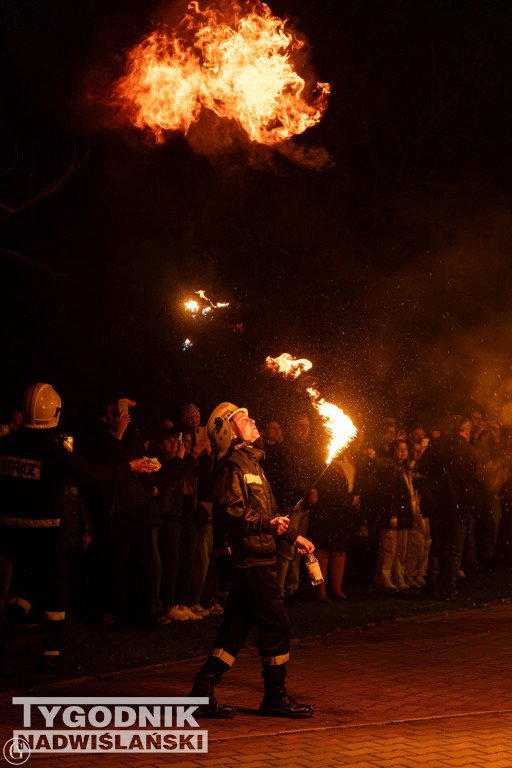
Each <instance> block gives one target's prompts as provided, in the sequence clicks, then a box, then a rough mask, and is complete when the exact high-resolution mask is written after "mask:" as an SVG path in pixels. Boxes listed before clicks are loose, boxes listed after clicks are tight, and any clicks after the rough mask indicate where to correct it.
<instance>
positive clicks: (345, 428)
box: [265, 352, 357, 514]
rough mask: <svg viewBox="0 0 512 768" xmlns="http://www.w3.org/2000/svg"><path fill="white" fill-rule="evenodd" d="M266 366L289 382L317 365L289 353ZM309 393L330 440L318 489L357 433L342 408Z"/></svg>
mask: <svg viewBox="0 0 512 768" xmlns="http://www.w3.org/2000/svg"><path fill="white" fill-rule="evenodd" d="M265 365H266V367H267V368H269V369H270V370H272V371H275V372H279V373H282V374H283V376H284V377H285V379H296V378H297V377H298V376H300V374H301V373H302V372H303V371H309V370H310V369H311V368H312V367H313V363H312V362H311V361H310V360H294V359H293V358H292V357H291V355H289V354H288V353H287V352H285V353H283V354H282V355H280V356H279V357H276V358H272V357H267V359H266V360H265ZM306 392H307V393H308V395H309V396H310V398H311V404H312V405H313V407H314V408H315V409H316V411H317V412H318V414H319V415H320V418H321V420H322V423H323V426H324V429H325V430H326V432H327V435H328V438H329V439H328V443H327V449H328V455H327V461H326V465H325V467H324V469H323V470H322V472H321V473H320V475H319V476H318V477H317V479H316V480H315V482H314V483H313V484H312V485H311V487H312V488H314V487H315V486H316V485H317V484H318V483H319V482H320V479H321V478H322V477H323V476H324V474H325V472H326V471H327V470H328V468H329V467H330V465H331V463H332V461H333V460H334V459H335V458H336V456H337V455H338V454H339V453H341V452H342V451H343V450H344V449H345V448H346V447H347V445H348V444H349V443H350V442H351V441H352V440H353V439H354V438H355V436H356V435H357V429H356V427H355V426H354V424H353V423H352V421H351V420H350V418H349V417H348V416H347V414H346V413H344V412H343V411H342V409H341V408H338V406H337V405H334V403H328V402H327V401H326V400H324V398H323V397H322V396H321V395H320V393H319V392H318V390H317V389H316V388H315V387H313V386H309V387H307V388H306ZM303 501H304V498H302V499H301V500H300V501H299V502H297V504H296V505H295V506H294V508H293V510H292V514H293V512H297V511H298V510H299V509H300V508H301V505H302V503H303Z"/></svg>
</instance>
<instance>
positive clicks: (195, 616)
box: [178, 605, 203, 621]
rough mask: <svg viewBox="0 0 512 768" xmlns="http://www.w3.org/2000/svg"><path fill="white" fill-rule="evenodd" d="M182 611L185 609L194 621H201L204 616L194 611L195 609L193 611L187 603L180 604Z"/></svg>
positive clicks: (186, 614)
mask: <svg viewBox="0 0 512 768" xmlns="http://www.w3.org/2000/svg"><path fill="white" fill-rule="evenodd" d="M178 608H179V610H180V611H183V613H184V614H185V616H186V617H187V619H192V620H193V621H200V620H201V619H202V618H203V617H202V616H198V615H197V613H194V611H191V610H190V608H188V606H186V605H179V606H178Z"/></svg>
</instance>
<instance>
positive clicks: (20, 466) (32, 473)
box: [0, 456, 41, 480]
mask: <svg viewBox="0 0 512 768" xmlns="http://www.w3.org/2000/svg"><path fill="white" fill-rule="evenodd" d="M0 475H8V476H9V477H23V478H25V479H27V480H40V479H41V462H40V461H35V460H34V459H18V458H16V457H15V456H0Z"/></svg>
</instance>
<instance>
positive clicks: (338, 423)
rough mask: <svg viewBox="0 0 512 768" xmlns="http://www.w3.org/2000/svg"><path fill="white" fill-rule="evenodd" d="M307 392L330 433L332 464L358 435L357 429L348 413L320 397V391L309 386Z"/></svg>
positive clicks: (329, 445)
mask: <svg viewBox="0 0 512 768" xmlns="http://www.w3.org/2000/svg"><path fill="white" fill-rule="evenodd" d="M306 391H307V393H308V395H309V396H310V397H311V402H312V404H313V406H314V407H315V408H316V410H317V411H318V413H319V414H320V418H321V419H322V421H323V425H324V427H325V429H326V431H327V433H328V435H329V442H328V443H327V449H328V456H327V461H326V463H327V464H330V463H331V461H332V460H333V459H334V457H335V456H336V454H338V453H340V452H341V451H343V449H344V448H346V447H347V445H348V444H349V443H350V441H351V440H353V439H354V437H355V436H356V435H357V429H356V428H355V426H354V425H353V424H352V422H351V420H350V419H349V417H348V416H347V414H346V413H343V411H342V410H341V408H338V406H337V405H334V404H333V403H328V402H326V401H325V400H324V399H323V397H320V394H319V392H317V390H316V389H314V388H313V387H308V388H307V390H306Z"/></svg>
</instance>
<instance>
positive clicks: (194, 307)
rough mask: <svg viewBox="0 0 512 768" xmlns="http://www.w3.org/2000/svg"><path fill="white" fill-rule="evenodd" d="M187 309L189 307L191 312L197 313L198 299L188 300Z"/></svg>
mask: <svg viewBox="0 0 512 768" xmlns="http://www.w3.org/2000/svg"><path fill="white" fill-rule="evenodd" d="M185 309H188V311H189V312H192V314H193V315H195V314H196V312H199V304H198V303H197V301H194V300H192V301H186V302H185Z"/></svg>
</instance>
